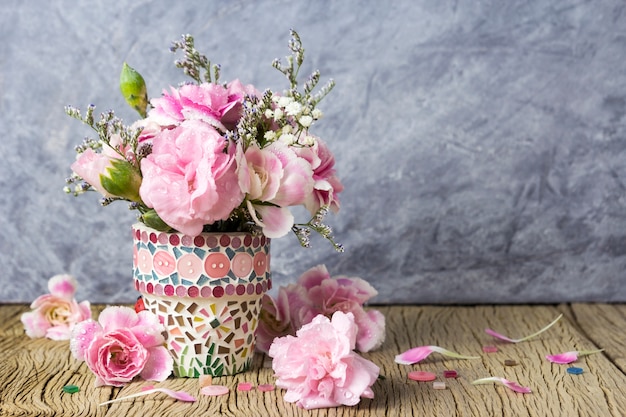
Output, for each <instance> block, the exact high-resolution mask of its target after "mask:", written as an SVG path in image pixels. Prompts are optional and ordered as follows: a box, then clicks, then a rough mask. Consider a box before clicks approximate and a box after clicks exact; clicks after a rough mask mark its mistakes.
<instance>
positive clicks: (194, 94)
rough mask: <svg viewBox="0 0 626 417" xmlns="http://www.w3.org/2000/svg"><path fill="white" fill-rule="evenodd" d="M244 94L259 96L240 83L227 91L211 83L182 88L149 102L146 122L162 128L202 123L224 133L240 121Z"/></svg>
mask: <svg viewBox="0 0 626 417" xmlns="http://www.w3.org/2000/svg"><path fill="white" fill-rule="evenodd" d="M246 94H249V95H259V93H258V92H257V91H256V89H255V88H254V87H253V86H251V85H248V86H244V85H243V84H241V82H240V81H239V80H235V81H232V82H231V83H230V84H228V85H227V86H226V87H224V86H222V85H221V84H213V83H202V84H185V85H183V86H182V87H180V88H178V89H176V88H172V89H171V93H168V92H167V91H163V96H162V97H161V98H156V99H152V100H151V101H150V103H151V104H152V106H153V108H152V109H151V110H150V112H149V113H148V119H149V120H151V121H154V122H156V123H158V124H159V125H160V126H164V127H168V126H178V125H179V124H181V123H182V122H183V121H185V120H201V121H203V122H205V123H208V124H210V125H211V126H213V127H215V128H216V129H219V130H221V131H223V132H224V131H226V130H227V129H229V130H230V129H233V128H234V127H235V125H236V124H237V122H238V121H239V118H240V117H241V103H242V102H243V98H244V97H245V95H246Z"/></svg>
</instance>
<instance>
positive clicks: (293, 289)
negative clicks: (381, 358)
mask: <svg viewBox="0 0 626 417" xmlns="http://www.w3.org/2000/svg"><path fill="white" fill-rule="evenodd" d="M298 287H300V288H298ZM302 289H303V290H304V291H303V290H302ZM286 291H287V293H288V295H287V297H288V298H289V300H290V305H291V306H293V307H292V308H293V309H292V314H291V319H292V320H293V321H294V326H295V327H296V328H298V327H300V326H301V325H303V324H306V323H308V322H310V321H311V320H312V319H313V317H315V316H317V315H318V314H323V315H325V316H327V317H330V316H331V315H332V314H333V313H334V312H336V311H343V312H344V313H347V312H350V313H352V314H353V315H354V321H355V323H356V325H357V328H358V333H357V336H356V347H357V349H358V350H360V351H361V352H369V351H370V350H374V349H377V348H379V347H380V346H381V345H382V344H383V342H384V340H385V316H383V314H382V313H381V312H380V311H378V310H369V311H366V310H365V309H364V308H363V304H365V303H366V302H367V301H368V300H369V299H370V298H372V297H374V296H376V295H377V294H378V292H377V291H376V289H374V287H372V286H371V285H370V284H369V283H368V282H367V281H365V280H363V279H361V278H351V277H346V276H338V277H335V278H331V276H330V274H329V273H328V270H327V269H326V266H325V265H318V266H316V267H313V268H311V269H309V270H308V271H306V272H305V273H304V274H302V276H300V279H299V280H298V284H297V285H293V284H292V285H289V286H288V287H287V288H286ZM294 309H295V311H294Z"/></svg>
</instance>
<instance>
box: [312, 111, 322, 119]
mask: <svg viewBox="0 0 626 417" xmlns="http://www.w3.org/2000/svg"><path fill="white" fill-rule="evenodd" d="M311 115H312V116H313V119H314V120H319V119H321V118H322V116H323V113H322V111H321V110H320V109H313V112H312V113H311Z"/></svg>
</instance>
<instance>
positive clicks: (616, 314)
mask: <svg viewBox="0 0 626 417" xmlns="http://www.w3.org/2000/svg"><path fill="white" fill-rule="evenodd" d="M571 309H572V312H573V314H574V316H575V318H576V322H577V324H578V325H579V326H580V328H581V330H582V332H584V334H585V335H586V336H587V337H588V338H589V339H590V340H593V341H594V343H595V344H596V345H597V346H599V348H603V349H605V354H606V356H607V357H608V358H610V360H611V361H612V362H613V363H614V364H615V365H616V366H617V367H618V368H619V369H621V370H622V372H624V373H626V354H625V353H624V348H625V347H626V327H625V326H626V305H624V304H573V305H572V306H571ZM624 412H625V413H626V411H624Z"/></svg>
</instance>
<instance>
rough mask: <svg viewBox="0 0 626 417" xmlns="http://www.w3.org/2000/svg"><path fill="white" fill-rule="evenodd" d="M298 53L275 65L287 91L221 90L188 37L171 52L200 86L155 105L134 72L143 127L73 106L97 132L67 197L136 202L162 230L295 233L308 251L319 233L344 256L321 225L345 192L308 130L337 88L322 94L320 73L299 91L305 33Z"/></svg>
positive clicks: (175, 91)
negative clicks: (299, 210) (297, 214)
mask: <svg viewBox="0 0 626 417" xmlns="http://www.w3.org/2000/svg"><path fill="white" fill-rule="evenodd" d="M289 48H290V51H291V55H289V56H288V57H287V63H286V64H282V63H281V61H280V60H278V59H277V60H274V62H273V63H272V66H273V67H274V68H276V69H277V70H278V71H280V72H281V73H282V74H283V75H284V76H285V77H286V78H287V79H288V81H289V88H288V89H287V90H285V91H284V92H283V93H276V92H273V91H271V90H269V89H268V90H265V91H263V92H260V91H259V90H257V89H256V88H255V87H254V86H252V85H244V84H242V83H241V82H240V81H239V80H238V79H235V80H233V81H231V82H228V83H221V82H220V80H219V78H220V67H219V66H218V65H214V64H212V63H211V62H210V61H209V60H208V59H207V57H206V56H204V55H202V54H201V53H199V52H198V51H197V50H196V49H195V47H194V39H193V37H191V36H190V35H183V36H182V39H181V40H179V41H177V42H173V45H172V47H171V51H172V52H177V51H179V50H180V51H182V52H183V54H184V57H183V58H182V59H181V60H178V61H176V62H175V64H176V66H177V67H179V68H181V69H182V70H183V71H184V73H185V74H186V75H188V76H189V77H190V79H191V81H190V82H186V83H183V84H181V85H180V86H179V87H172V88H171V89H170V90H169V91H166V90H165V91H163V94H162V96H161V97H159V98H153V99H151V100H149V99H148V94H147V88H146V84H145V82H144V79H143V77H142V76H141V75H140V74H139V73H138V72H137V71H135V70H134V69H132V68H131V67H130V66H128V65H127V64H124V66H123V70H122V74H121V77H120V89H121V92H122V94H123V95H124V97H125V99H126V101H127V102H128V103H129V104H130V105H131V106H132V107H133V108H134V109H136V110H137V112H138V113H139V114H140V115H141V117H142V118H141V119H139V120H137V121H135V122H134V123H132V124H131V125H125V124H124V122H123V121H122V120H121V119H119V118H118V117H116V116H115V114H114V112H113V111H107V112H104V113H102V114H101V115H100V116H99V118H96V117H95V107H94V106H93V105H91V106H89V107H88V108H87V111H86V114H85V115H83V114H82V113H81V112H80V111H79V110H78V109H76V108H74V107H71V106H68V107H66V113H67V114H68V115H69V116H71V117H73V118H76V119H78V120H81V121H82V122H84V123H85V124H87V125H88V126H90V127H91V128H92V129H93V130H94V131H95V132H96V134H97V138H96V139H92V138H86V139H85V140H84V141H83V143H82V144H81V145H79V146H77V147H76V151H77V153H78V157H77V159H76V161H75V162H74V163H73V164H72V167H71V168H72V171H73V173H72V175H71V176H70V177H69V178H68V179H67V183H68V185H67V186H66V188H65V190H66V192H67V193H71V194H74V195H81V194H84V193H85V192H86V191H92V190H95V191H98V192H100V193H101V194H102V195H103V198H102V200H101V202H102V205H105V206H106V205H108V204H110V203H112V202H114V201H118V200H122V201H127V202H129V204H130V208H131V209H133V210H137V211H138V212H139V215H138V219H139V221H141V222H143V223H144V224H145V225H146V226H148V227H150V228H152V229H155V230H157V231H178V232H181V233H184V234H186V235H189V236H196V235H198V234H200V233H201V232H217V231H219V232H236V231H256V232H258V231H260V232H262V234H263V235H264V236H266V237H268V238H278V237H282V236H284V235H286V234H287V233H288V232H289V231H290V230H291V231H294V232H295V234H296V236H297V237H298V239H299V241H300V243H301V244H302V245H303V246H309V239H310V233H311V231H315V232H318V233H320V234H321V235H322V236H323V237H325V238H326V239H328V240H329V241H330V242H331V243H332V244H333V245H334V247H335V248H336V249H337V250H338V251H342V247H341V245H339V244H337V243H335V242H334V239H333V237H332V232H331V229H330V228H329V227H328V226H327V225H325V224H324V223H323V219H324V216H325V215H326V214H327V213H328V211H333V212H337V211H338V210H339V199H338V194H339V193H340V192H341V191H342V189H343V186H342V184H341V182H340V181H339V179H338V177H337V176H336V174H335V169H334V163H335V161H334V157H333V154H332V153H331V152H330V150H329V149H328V147H327V146H326V144H325V143H324V142H323V141H322V140H321V139H320V138H318V137H316V136H315V135H313V134H311V133H310V132H309V129H310V127H311V126H312V125H313V124H314V123H315V122H316V121H318V120H319V119H320V118H321V117H322V112H321V111H320V110H319V109H318V108H317V105H318V103H319V102H320V101H321V100H322V99H323V98H324V97H325V96H326V95H327V94H328V93H329V92H330V91H331V90H332V88H333V86H334V82H333V81H332V80H331V81H329V82H328V83H327V84H325V85H324V86H322V87H321V88H319V90H318V91H317V92H315V93H314V90H315V88H316V87H317V86H318V83H319V80H320V73H319V71H315V72H313V74H311V76H310V77H309V78H308V79H307V81H306V82H305V84H304V86H303V88H302V90H300V88H299V85H298V80H297V75H298V72H299V70H300V68H301V66H302V63H303V61H304V48H303V47H302V43H301V41H300V37H299V36H298V34H297V33H296V32H295V31H292V32H291V40H290V42H289ZM293 206H303V207H305V208H306V209H307V210H308V212H309V213H310V214H311V218H310V220H308V221H307V222H304V223H296V222H295V218H294V216H293V214H292V212H291V211H290V207H293Z"/></svg>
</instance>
